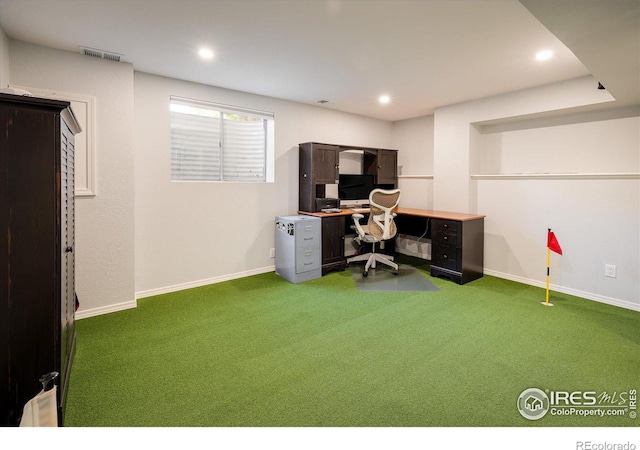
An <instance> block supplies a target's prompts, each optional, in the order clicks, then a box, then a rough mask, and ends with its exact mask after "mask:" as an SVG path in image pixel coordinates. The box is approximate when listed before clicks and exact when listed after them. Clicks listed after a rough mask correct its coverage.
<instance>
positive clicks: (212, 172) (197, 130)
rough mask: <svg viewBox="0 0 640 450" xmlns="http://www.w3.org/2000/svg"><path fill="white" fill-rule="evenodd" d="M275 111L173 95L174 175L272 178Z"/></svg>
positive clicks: (250, 179) (184, 178)
mask: <svg viewBox="0 0 640 450" xmlns="http://www.w3.org/2000/svg"><path fill="white" fill-rule="evenodd" d="M273 131H274V119H273V114H272V113H269V112H263V111H255V110H249V109H244V108H238V107H233V106H228V105H220V104H216V103H208V102H202V101H198V100H191V99H185V98H180V97H171V179H172V180H174V181H235V182H265V181H273V146H274V132H273Z"/></svg>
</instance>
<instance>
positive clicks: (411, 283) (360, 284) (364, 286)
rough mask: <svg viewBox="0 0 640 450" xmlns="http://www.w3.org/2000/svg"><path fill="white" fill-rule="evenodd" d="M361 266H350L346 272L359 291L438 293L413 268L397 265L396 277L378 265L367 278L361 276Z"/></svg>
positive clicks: (388, 268)
mask: <svg viewBox="0 0 640 450" xmlns="http://www.w3.org/2000/svg"><path fill="white" fill-rule="evenodd" d="M362 267H363V265H362V264H359V263H353V264H350V265H349V267H348V268H347V270H348V271H349V272H351V277H352V278H353V281H355V283H356V287H357V288H358V290H360V291H439V290H440V289H439V288H438V287H437V286H436V285H435V284H433V283H432V282H431V280H429V279H428V278H427V277H426V276H425V275H424V274H423V273H422V272H420V271H419V270H418V269H416V268H415V267H412V266H409V265H406V264H399V266H398V275H394V274H393V269H391V268H390V267H387V266H385V265H384V264H381V263H378V267H377V268H375V269H369V275H368V276H367V277H363V276H362Z"/></svg>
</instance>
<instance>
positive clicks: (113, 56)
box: [80, 47, 122, 62]
mask: <svg viewBox="0 0 640 450" xmlns="http://www.w3.org/2000/svg"><path fill="white" fill-rule="evenodd" d="M80 53H82V54H83V55H87V56H93V57H94V58H100V59H108V60H109V61H116V62H117V61H120V58H122V55H118V54H117V53H112V52H107V51H104V50H98V49H97V48H89V47H80Z"/></svg>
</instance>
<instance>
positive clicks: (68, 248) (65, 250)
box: [64, 247, 73, 253]
mask: <svg viewBox="0 0 640 450" xmlns="http://www.w3.org/2000/svg"><path fill="white" fill-rule="evenodd" d="M64 252H65V253H71V252H73V247H67V248H65V249H64Z"/></svg>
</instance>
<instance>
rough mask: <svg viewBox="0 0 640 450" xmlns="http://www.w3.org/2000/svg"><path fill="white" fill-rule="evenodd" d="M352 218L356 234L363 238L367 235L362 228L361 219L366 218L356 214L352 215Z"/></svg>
mask: <svg viewBox="0 0 640 450" xmlns="http://www.w3.org/2000/svg"><path fill="white" fill-rule="evenodd" d="M351 218H352V219H353V224H354V225H355V229H356V233H358V236H360V237H363V236H364V234H365V233H364V230H363V229H362V226H361V225H360V219H363V218H364V216H363V215H362V214H359V213H356V214H351Z"/></svg>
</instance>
